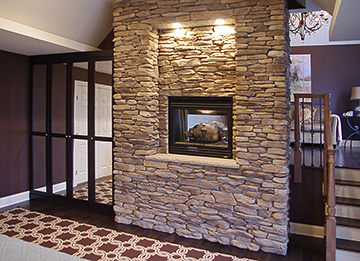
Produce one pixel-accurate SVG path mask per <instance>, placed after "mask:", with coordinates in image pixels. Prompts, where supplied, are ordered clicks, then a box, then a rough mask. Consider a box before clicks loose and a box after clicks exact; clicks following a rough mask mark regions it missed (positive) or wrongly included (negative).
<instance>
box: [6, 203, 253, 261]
mask: <svg viewBox="0 0 360 261" xmlns="http://www.w3.org/2000/svg"><path fill="white" fill-rule="evenodd" d="M0 233H1V234H5V235H7V236H10V237H14V238H19V239H22V240H25V241H28V242H32V243H35V244H39V245H41V246H44V247H48V248H52V249H55V250H57V251H60V252H65V253H68V254H71V255H73V256H76V257H80V258H84V259H88V260H134V261H135V260H136V261H140V260H141V261H143V260H151V261H163V260H164V261H165V260H183V261H185V260H186V261H191V260H203V261H210V260H221V261H227V260H229V261H230V260H234V261H235V260H236V261H240V260H241V261H245V260H250V259H245V258H237V257H235V256H231V255H226V254H222V253H212V252H209V251H206V250H202V249H196V248H192V247H184V246H181V245H177V244H173V243H166V242H160V241H158V240H155V239H151V238H145V237H139V236H136V235H132V234H129V233H124V232H118V231H116V230H111V229H107V228H99V227H96V226H93V225H89V224H85V223H79V222H76V221H73V220H68V219H62V218H58V217H54V216H50V215H45V214H42V213H38V212H34V211H29V210H26V209H21V208H15V209H13V210H10V211H7V212H3V213H0Z"/></svg>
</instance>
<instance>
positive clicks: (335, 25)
mask: <svg viewBox="0 0 360 261" xmlns="http://www.w3.org/2000/svg"><path fill="white" fill-rule="evenodd" d="M306 1H307V7H308V8H310V9H311V8H317V9H319V7H320V8H321V9H325V10H327V11H328V12H329V13H331V14H333V19H332V24H331V29H330V40H334V41H339V40H360V30H359V29H358V28H359V26H360V20H359V19H360V16H359V15H358V12H359V11H360V0H312V1H311V0H306ZM112 2H113V0H0V50H5V51H9V52H13V53H19V54H24V55H38V54H54V53H65V52H77V51H91V50H97V46H99V44H100V43H101V42H102V41H103V40H104V39H105V37H106V36H107V35H108V34H109V33H110V31H111V29H112V12H113V8H112ZM314 3H315V4H314ZM308 8H307V9H308ZM309 11H310V10H309Z"/></svg>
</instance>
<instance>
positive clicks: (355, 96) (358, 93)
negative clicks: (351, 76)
mask: <svg viewBox="0 0 360 261" xmlns="http://www.w3.org/2000/svg"><path fill="white" fill-rule="evenodd" d="M350 100H358V101H359V105H358V106H356V107H355V109H354V113H355V114H356V116H358V117H359V116H360V86H359V87H353V88H352V91H351V97H350Z"/></svg>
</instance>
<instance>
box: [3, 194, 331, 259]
mask: <svg viewBox="0 0 360 261" xmlns="http://www.w3.org/2000/svg"><path fill="white" fill-rule="evenodd" d="M16 206H19V207H22V208H25V209H30V210H33V211H37V212H41V213H45V214H49V215H54V216H57V217H61V218H66V219H71V220H76V221H78V222H84V223H88V224H92V225H96V226H99V227H106V228H110V229H114V230H117V231H123V232H127V233H132V234H136V235H138V236H144V237H149V238H153V239H158V240H160V241H165V242H173V243H176V244H181V245H184V246H188V247H196V248H200V249H206V250H209V251H213V252H221V253H225V254H230V255H234V256H237V257H242V258H244V257H245V258H251V259H256V260H262V261H267V260H268V261H272V260H274V261H275V260H276V261H285V260H286V261H288V260H291V261H294V260H309V261H311V260H314V261H315V260H317V261H318V260H325V252H324V247H323V246H324V242H323V240H322V239H317V238H310V237H304V236H297V235H290V241H289V244H288V254H287V256H279V255H275V254H268V253H264V252H261V251H258V252H252V251H247V250H241V249H239V248H236V247H233V246H223V245H220V244H217V243H211V242H208V241H206V240H195V239H186V238H183V237H179V236H177V235H175V234H167V233H161V232H157V231H153V230H148V229H142V228H140V227H137V226H132V225H121V224H117V223H116V222H115V221H114V219H113V216H111V215H106V214H103V213H93V212H89V211H85V210H81V209H73V208H69V207H65V206H61V205H58V204H57V205H54V204H50V203H47V202H43V201H39V200H32V201H31V202H30V201H27V202H23V203H20V204H17V205H14V206H10V207H6V208H3V209H0V212H3V211H6V210H9V209H12V208H14V207H16Z"/></svg>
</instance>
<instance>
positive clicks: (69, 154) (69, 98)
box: [66, 62, 74, 199]
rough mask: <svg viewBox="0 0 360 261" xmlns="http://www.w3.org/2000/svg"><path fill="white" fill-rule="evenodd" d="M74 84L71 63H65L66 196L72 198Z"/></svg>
mask: <svg viewBox="0 0 360 261" xmlns="http://www.w3.org/2000/svg"><path fill="white" fill-rule="evenodd" d="M73 118H74V85H73V63H72V62H68V63H67V64H66V197H67V198H68V199H72V198H73V184H74V175H73V168H74V163H73V158H74V151H73V144H74V140H73V138H71V137H72V134H73V133H74V121H73Z"/></svg>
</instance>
